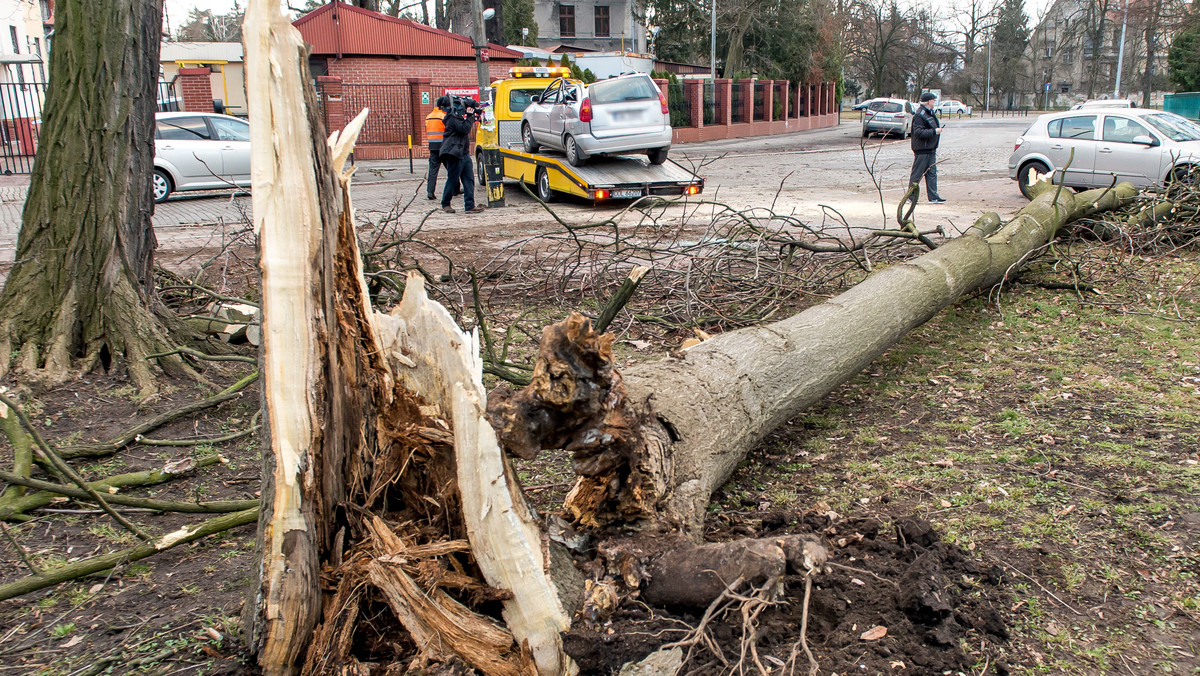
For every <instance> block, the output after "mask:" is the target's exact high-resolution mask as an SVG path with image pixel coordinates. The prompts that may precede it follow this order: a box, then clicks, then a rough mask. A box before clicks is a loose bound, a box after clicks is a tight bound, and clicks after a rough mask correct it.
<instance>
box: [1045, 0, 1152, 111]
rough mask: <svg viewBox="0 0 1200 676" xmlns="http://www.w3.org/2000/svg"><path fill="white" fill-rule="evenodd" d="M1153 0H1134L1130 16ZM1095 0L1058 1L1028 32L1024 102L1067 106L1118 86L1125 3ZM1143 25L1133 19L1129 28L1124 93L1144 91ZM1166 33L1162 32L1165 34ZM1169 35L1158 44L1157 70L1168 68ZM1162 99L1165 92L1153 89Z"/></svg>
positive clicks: (1106, 94)
mask: <svg viewBox="0 0 1200 676" xmlns="http://www.w3.org/2000/svg"><path fill="white" fill-rule="evenodd" d="M1145 1H1149V0H1131V1H1130V3H1129V5H1130V6H1131V11H1130V16H1131V17H1132V16H1135V15H1136V13H1137V4H1138V3H1139V2H1145ZM1103 6H1104V5H1102V4H1101V3H1098V2H1096V1H1095V0H1057V1H1056V2H1055V3H1054V4H1053V5H1051V6H1050V9H1049V10H1047V12H1046V15H1045V16H1044V17H1043V18H1042V20H1041V22H1039V23H1038V25H1037V26H1036V27H1035V28H1034V30H1033V33H1032V34H1031V36H1030V40H1029V46H1028V47H1027V49H1026V52H1025V60H1026V63H1027V64H1028V66H1027V68H1028V70H1027V76H1028V81H1029V83H1030V85H1031V86H1030V91H1028V93H1027V94H1026V95H1025V104H1026V105H1030V106H1032V107H1034V108H1043V109H1054V108H1065V107H1069V106H1071V105H1072V104H1074V103H1077V102H1079V101H1084V100H1087V99H1099V98H1110V97H1112V95H1113V90H1114V88H1115V87H1116V79H1117V61H1118V55H1119V53H1120V49H1121V24H1122V19H1123V18H1124V16H1123V14H1124V12H1123V10H1124V5H1120V4H1118V3H1116V2H1110V3H1106V6H1108V7H1111V8H1112V9H1110V10H1109V11H1107V12H1105V11H1102V8H1103ZM1141 32H1142V29H1141V28H1140V27H1137V26H1134V25H1133V24H1132V23H1130V24H1128V25H1127V28H1126V31H1125V54H1124V58H1123V59H1122V76H1121V97H1122V98H1130V97H1131V95H1136V96H1137V97H1138V98H1139V99H1140V96H1141V89H1142V74H1143V72H1144V71H1145V67H1146V55H1145V51H1146V50H1145V43H1144V37H1143V35H1141ZM1166 32H1167V31H1164V33H1166ZM1169 51H1170V43H1169V38H1168V37H1166V36H1165V35H1164V36H1163V37H1162V43H1161V44H1159V45H1157V46H1156V49H1155V52H1156V53H1155V58H1154V64H1153V71H1154V72H1155V73H1159V74H1164V73H1166V72H1167V54H1168V52H1169ZM1152 93H1153V94H1154V96H1153V97H1152V99H1153V100H1157V101H1161V92H1152Z"/></svg>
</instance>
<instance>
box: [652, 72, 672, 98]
mask: <svg viewBox="0 0 1200 676" xmlns="http://www.w3.org/2000/svg"><path fill="white" fill-rule="evenodd" d="M654 84H656V85H658V91H660V92H662V95H663V98H664V99H666V100H667V101H670V100H671V89H670V87H669V86H668V85H670V84H671V81H670V80H665V79H663V78H661V77H656V78H654Z"/></svg>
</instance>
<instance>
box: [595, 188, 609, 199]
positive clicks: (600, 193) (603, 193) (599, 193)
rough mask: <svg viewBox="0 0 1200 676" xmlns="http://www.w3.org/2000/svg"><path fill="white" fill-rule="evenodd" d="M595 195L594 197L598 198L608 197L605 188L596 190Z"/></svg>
mask: <svg viewBox="0 0 1200 676" xmlns="http://www.w3.org/2000/svg"><path fill="white" fill-rule="evenodd" d="M595 195H596V199H598V200H606V199H608V191H607V190H597V191H596V193H595Z"/></svg>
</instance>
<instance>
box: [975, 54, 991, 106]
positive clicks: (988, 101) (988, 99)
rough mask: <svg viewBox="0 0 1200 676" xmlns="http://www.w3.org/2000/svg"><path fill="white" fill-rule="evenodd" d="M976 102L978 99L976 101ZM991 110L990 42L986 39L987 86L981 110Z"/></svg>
mask: <svg viewBox="0 0 1200 676" xmlns="http://www.w3.org/2000/svg"><path fill="white" fill-rule="evenodd" d="M976 100H978V99H976ZM991 109H992V40H991V38H988V69H987V84H986V85H985V86H984V90H983V110H984V111H985V112H987V111H990V110H991Z"/></svg>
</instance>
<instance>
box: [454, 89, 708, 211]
mask: <svg viewBox="0 0 1200 676" xmlns="http://www.w3.org/2000/svg"><path fill="white" fill-rule="evenodd" d="M509 75H511V77H509V78H508V79H505V80H499V81H497V82H494V83H492V102H493V105H492V107H491V113H492V117H493V118H494V119H492V120H487V121H485V122H484V123H483V124H482V125H481V126H480V128H479V132H478V136H477V138H476V142H477V147H476V151H475V159H476V165H477V166H479V167H484V166H486V164H485V162H484V153H485V151H488V150H495V151H496V153H497V154H498V155H499V160H498V162H497V164H498V166H499V168H500V178H501V179H503V178H507V179H511V180H515V181H521V182H522V183H525V184H527V185H529V186H532V188H533V192H534V194H536V195H537V196H538V199H540V200H542V201H543V202H552V201H554V200H555V199H557V198H558V197H560V196H562V195H574V196H576V197H581V198H583V199H587V200H592V201H594V202H604V201H608V200H627V199H637V198H639V197H646V196H650V195H658V196H663V197H679V196H682V195H698V194H700V193H701V192H702V191H703V190H704V179H703V178H701V177H699V176H697V175H696V174H695V173H693V172H692V171H690V170H688V169H687V168H685V167H684V166H682V165H680V164H678V163H677V162H673V161H671V160H670V159H668V160H667V161H666V162H664V163H662V164H659V165H654V164H650V160H649V158H647V157H646V156H644V155H616V156H612V157H603V156H601V157H593V158H591V159H589V160H588V162H587V164H585V165H584V166H581V167H575V166H571V164H570V163H569V162H567V158H566V156H564V155H559V154H555V153H553V152H543V153H527V152H525V150H524V146H523V144H522V143H521V113H522V112H523V111H524V110H525V107H526V106H528V105H529V102H530V99H531V97H532V96H533V95H534V94H540V93H541V92H542V91H543V90H544V89H545V88H546V87H548V86H549V85H550V83H552V82H554V80H555V79H557V78H560V77H568V76H569V75H570V71H569V70H568V69H566V68H548V67H516V68H513V69H512V70H510V71H509ZM477 173H478V174H479V181H480V184H481V185H485V186H486V184H487V183H488V182H493V183H494V182H495V181H496V177H495V176H493V177H491V178H490V179H489V178H488V177H487V176H486V174H487V172H485V171H479V172H477Z"/></svg>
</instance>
